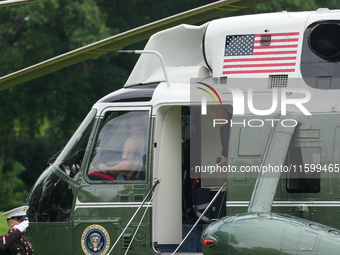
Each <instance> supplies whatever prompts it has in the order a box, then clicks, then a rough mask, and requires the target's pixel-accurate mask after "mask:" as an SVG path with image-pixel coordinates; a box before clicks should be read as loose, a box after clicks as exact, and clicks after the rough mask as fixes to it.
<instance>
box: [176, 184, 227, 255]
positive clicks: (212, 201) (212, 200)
mask: <svg viewBox="0 0 340 255" xmlns="http://www.w3.org/2000/svg"><path fill="white" fill-rule="evenodd" d="M226 184H227V180H225V181H224V183H223V184H222V186H221V188H220V189H219V190H218V191H217V193H216V195H215V196H214V197H213V199H211V201H210V203H209V204H208V206H207V208H205V210H204V212H203V213H202V214H201V215H200V217H199V218H198V220H197V221H196V222H195V224H194V225H193V226H192V228H191V229H190V231H189V233H188V234H187V235H186V236H185V237H184V238H183V240H182V242H181V243H180V244H179V245H178V246H177V248H176V250H175V251H174V252H173V253H172V255H174V254H175V253H176V252H177V250H178V249H179V248H180V247H181V245H182V244H183V243H184V242H185V240H186V239H187V238H188V236H189V235H190V234H191V232H192V231H193V230H194V228H195V227H196V225H197V224H198V222H199V221H200V220H201V219H202V217H203V216H204V214H205V213H206V211H207V210H208V209H209V207H210V206H211V205H212V204H213V203H214V202H215V200H216V198H217V196H218V195H219V194H220V193H221V191H222V189H223V188H224V186H225V185H226Z"/></svg>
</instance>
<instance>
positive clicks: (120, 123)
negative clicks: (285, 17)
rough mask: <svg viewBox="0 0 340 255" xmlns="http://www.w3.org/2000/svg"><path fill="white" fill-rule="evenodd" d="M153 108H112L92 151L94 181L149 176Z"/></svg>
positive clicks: (89, 174) (90, 176)
mask: <svg viewBox="0 0 340 255" xmlns="http://www.w3.org/2000/svg"><path fill="white" fill-rule="evenodd" d="M148 116H149V111H109V112H106V113H105V116H104V118H103V120H102V123H101V125H100V131H99V134H98V136H97V140H96V142H95V147H94V150H93V152H92V157H91V160H90V166H89V171H88V178H89V179H90V180H101V181H103V180H108V181H130V180H144V179H145V161H146V147H147V130H148V120H149V118H148Z"/></svg>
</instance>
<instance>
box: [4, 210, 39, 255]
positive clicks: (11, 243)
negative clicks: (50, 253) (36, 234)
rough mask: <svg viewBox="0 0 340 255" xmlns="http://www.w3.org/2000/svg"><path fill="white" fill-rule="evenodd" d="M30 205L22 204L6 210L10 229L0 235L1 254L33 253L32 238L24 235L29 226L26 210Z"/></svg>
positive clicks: (18, 254)
mask: <svg viewBox="0 0 340 255" xmlns="http://www.w3.org/2000/svg"><path fill="white" fill-rule="evenodd" d="M27 209H28V206H21V207H18V208H15V209H13V210H10V211H8V212H5V213H4V214H3V215H5V216H6V218H7V224H8V228H9V231H8V233H7V234H6V235H4V236H0V254H1V255H2V254H4V255H31V254H33V247H32V244H31V242H30V240H29V239H28V238H27V237H25V236H23V233H24V232H25V231H26V228H27V227H28V224H29V222H28V220H27V217H26V211H27Z"/></svg>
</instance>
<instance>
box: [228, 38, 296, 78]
mask: <svg viewBox="0 0 340 255" xmlns="http://www.w3.org/2000/svg"><path fill="white" fill-rule="evenodd" d="M298 41H299V32H289V33H272V34H244V35H227V37H226V46H225V53H224V63H223V74H224V75H227V74H251V73H291V72H295V65H296V56H297V47H298Z"/></svg>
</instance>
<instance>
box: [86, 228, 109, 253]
mask: <svg viewBox="0 0 340 255" xmlns="http://www.w3.org/2000/svg"><path fill="white" fill-rule="evenodd" d="M81 248H82V249H83V251H84V253H85V254H86V255H104V254H106V253H107V252H108V250H109V248H110V236H109V233H108V232H107V231H106V229H105V228H103V227H102V226H100V225H97V224H94V225H90V226H88V227H87V228H86V229H85V230H84V232H83V234H82V236H81Z"/></svg>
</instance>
